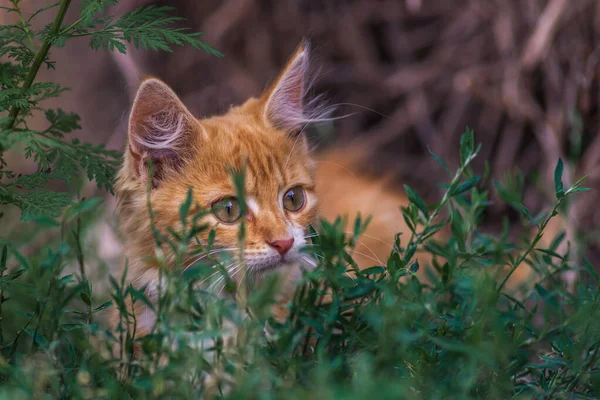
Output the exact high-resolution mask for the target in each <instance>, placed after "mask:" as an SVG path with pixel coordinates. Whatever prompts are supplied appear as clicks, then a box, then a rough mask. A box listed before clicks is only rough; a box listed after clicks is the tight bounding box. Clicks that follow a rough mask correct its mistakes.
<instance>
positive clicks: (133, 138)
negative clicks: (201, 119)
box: [128, 79, 198, 188]
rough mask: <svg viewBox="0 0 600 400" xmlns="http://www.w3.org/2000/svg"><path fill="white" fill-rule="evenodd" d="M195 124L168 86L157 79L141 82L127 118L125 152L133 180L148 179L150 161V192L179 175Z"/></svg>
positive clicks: (187, 152)
mask: <svg viewBox="0 0 600 400" xmlns="http://www.w3.org/2000/svg"><path fill="white" fill-rule="evenodd" d="M197 124H198V122H197V121H196V119H195V118H194V116H193V115H192V114H191V113H190V112H189V111H188V110H187V108H186V107H185V106H184V105H183V103H182V102H181V100H179V98H178V97H177V95H176V94H175V92H173V90H171V88H170V87H169V86H167V85H166V84H165V83H163V82H161V81H160V80H158V79H148V80H146V81H144V82H143V83H142V84H141V86H140V88H139V89H138V92H137V95H136V97H135V101H134V103H133V108H132V110H131V115H130V117H129V149H128V152H129V156H130V157H131V160H132V163H133V167H134V173H135V174H136V176H137V177H138V178H139V179H141V180H145V179H147V178H148V165H149V160H151V161H152V165H153V176H152V187H153V188H156V187H158V186H159V184H160V182H161V181H162V180H164V179H165V178H166V177H167V176H168V175H169V174H170V173H173V172H177V171H179V170H180V169H181V167H182V166H183V163H184V162H185V160H186V159H187V157H189V153H190V151H191V146H190V141H191V138H192V135H194V134H195V132H196V129H197Z"/></svg>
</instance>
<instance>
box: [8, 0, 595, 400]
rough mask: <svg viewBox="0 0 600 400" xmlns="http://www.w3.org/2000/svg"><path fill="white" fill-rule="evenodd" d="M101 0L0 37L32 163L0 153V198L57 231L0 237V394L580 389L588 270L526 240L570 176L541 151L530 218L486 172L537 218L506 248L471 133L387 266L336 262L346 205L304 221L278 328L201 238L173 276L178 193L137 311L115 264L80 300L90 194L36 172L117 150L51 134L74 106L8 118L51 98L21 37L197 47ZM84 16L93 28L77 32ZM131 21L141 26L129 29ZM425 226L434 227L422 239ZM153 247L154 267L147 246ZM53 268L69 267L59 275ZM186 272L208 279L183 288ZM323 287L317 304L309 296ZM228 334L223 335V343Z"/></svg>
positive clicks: (106, 158) (562, 194)
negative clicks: (19, 241)
mask: <svg viewBox="0 0 600 400" xmlns="http://www.w3.org/2000/svg"><path fill="white" fill-rule="evenodd" d="M106 3H107V2H100V1H86V2H84V8H83V9H82V14H81V18H80V19H79V20H78V21H77V22H76V23H75V24H72V25H70V26H68V27H62V17H61V13H62V14H63V16H64V9H63V7H66V6H68V4H69V1H65V0H63V1H62V2H61V3H60V5H57V6H59V7H60V8H59V12H58V13H57V19H56V21H58V22H55V23H54V24H52V25H51V26H50V27H48V28H47V29H45V30H44V31H42V32H32V31H31V30H30V29H29V27H28V25H27V23H28V21H27V20H25V19H21V21H25V22H24V25H19V26H12V27H3V28H2V31H1V33H2V36H1V40H2V55H3V56H9V57H11V58H12V60H13V61H15V62H17V64H15V63H14V62H13V63H12V64H1V65H0V68H2V70H1V72H2V73H1V74H0V77H1V78H2V79H3V80H2V82H1V84H2V85H3V89H4V90H3V91H2V92H1V93H0V107H1V108H0V110H6V111H8V112H9V114H8V116H7V117H6V118H4V119H3V120H2V124H3V125H2V126H3V128H2V129H3V130H2V132H1V134H0V138H1V140H2V141H1V144H2V146H3V149H5V150H6V149H9V148H15V146H18V145H21V146H23V150H24V151H25V153H26V155H29V156H32V157H35V160H36V161H37V162H38V163H39V164H40V172H38V173H36V174H33V175H25V176H17V175H15V174H14V173H12V172H11V171H10V170H8V166H7V165H6V164H3V166H2V170H1V172H2V174H3V178H4V179H3V181H2V182H3V183H2V184H0V192H1V194H0V199H1V201H2V202H3V203H5V204H12V205H16V206H17V207H20V208H21V211H22V218H23V219H24V220H26V219H30V220H31V221H30V223H32V224H35V225H34V226H35V227H36V229H47V230H49V231H52V232H56V233H57V235H56V236H57V237H56V240H54V241H52V242H51V243H48V244H47V245H46V246H44V247H43V248H42V249H40V250H37V251H29V252H25V251H23V250H22V249H20V248H19V247H18V246H16V245H15V244H14V243H12V242H11V241H10V240H9V238H2V242H3V243H2V248H1V253H0V271H1V272H0V299H1V300H2V301H1V302H0V318H1V323H0V346H1V349H0V352H1V355H2V358H1V359H0V380H1V381H2V385H1V386H0V393H1V394H2V396H4V397H6V398H11V399H13V398H42V397H47V398H54V397H60V398H154V397H160V398H196V397H199V396H202V395H207V394H210V395H214V396H222V397H228V398H244V399H246V398H261V399H262V398H264V399H267V398H298V399H304V398H307V399H308V398H319V399H322V398H335V399H338V398H352V399H356V398H374V397H377V398H394V399H397V398H407V399H418V398H427V399H429V398H432V399H435V398H439V399H446V398H457V399H459V398H502V399H504V398H509V397H517V398H597V397H598V395H599V393H598V392H599V390H598V388H599V387H600V361H599V351H600V350H599V349H600V325H599V324H598V323H597V320H598V319H599V318H600V311H599V307H598V300H599V296H600V289H599V287H598V276H597V274H596V272H595V271H594V269H593V268H592V266H591V265H590V264H589V263H588V262H584V263H583V265H571V264H570V263H569V262H568V261H567V260H568V254H558V253H557V252H556V244H557V243H558V242H559V241H560V240H561V237H560V236H559V237H557V240H555V242H554V243H553V245H552V246H551V247H550V248H549V249H540V248H538V242H539V239H540V237H541V235H542V234H543V232H544V228H545V227H546V224H547V222H548V221H549V219H550V218H552V217H553V216H555V215H556V213H557V212H558V211H559V210H562V208H564V206H565V205H566V204H567V202H568V199H569V198H570V196H572V195H573V194H574V193H576V192H580V191H583V190H585V188H582V187H581V181H578V182H577V183H575V184H574V185H573V186H572V187H571V188H568V189H567V188H564V187H563V184H562V179H561V178H562V162H560V161H559V163H558V164H557V168H556V174H555V192H556V197H557V199H556V205H555V206H554V207H553V208H552V210H551V211H550V212H549V213H544V214H542V215H539V216H532V215H531V213H530V212H529V211H528V210H527V209H526V208H525V207H524V206H523V204H522V203H521V202H520V197H519V195H518V193H516V190H515V188H514V185H508V184H502V183H499V182H496V183H495V187H496V189H497V191H498V193H499V194H500V195H501V197H502V198H503V199H504V200H505V201H507V202H508V203H509V204H511V205H512V206H513V207H514V208H515V209H517V210H518V211H519V212H520V213H521V214H522V215H523V218H524V221H525V222H526V224H527V225H528V226H533V227H537V229H538V230H537V234H536V235H534V236H533V237H532V238H531V239H530V240H529V241H527V242H525V243H523V244H514V243H510V242H509V241H508V239H507V235H502V236H501V237H500V238H497V237H494V236H492V235H488V234H486V233H484V232H483V231H482V230H481V229H480V224H481V222H482V219H483V215H484V211H485V209H486V208H487V207H488V206H489V204H490V202H489V199H488V193H487V192H486V191H484V190H481V189H480V187H482V186H483V181H485V180H486V179H487V177H483V178H482V177H480V176H477V175H475V174H474V172H473V171H472V169H471V168H470V163H471V162H472V160H473V159H474V157H475V156H476V154H477V152H478V150H479V147H476V146H475V139H474V135H473V133H472V132H470V131H467V132H466V133H465V134H464V135H463V139H462V141H461V146H460V160H461V165H460V166H459V169H458V171H457V172H456V173H455V174H450V178H449V179H450V182H449V183H448V184H447V185H445V194H444V195H443V197H442V199H441V201H440V203H439V204H435V205H432V206H428V205H427V204H426V203H425V202H424V201H423V200H422V199H421V197H419V195H418V194H417V193H416V192H415V191H414V190H413V189H411V188H409V187H406V192H407V194H408V196H409V198H410V205H409V206H408V207H406V208H405V209H404V210H403V215H404V218H405V220H406V222H407V224H408V226H409V227H410V228H411V229H410V230H411V231H410V232H404V233H403V234H402V235H398V237H397V239H396V241H395V243H394V250H393V251H392V252H391V254H390V257H389V259H388V261H387V264H386V265H374V266H373V267H371V268H369V269H366V270H362V271H358V270H357V268H356V265H355V264H354V262H353V261H352V257H351V255H350V253H351V251H350V250H351V249H352V247H353V246H354V244H355V243H356V239H357V237H358V236H359V235H360V233H361V232H362V231H363V229H364V227H365V224H366V223H367V222H368V221H364V220H362V219H361V218H360V217H358V218H357V219H356V221H355V223H354V226H353V232H354V234H352V235H347V234H345V233H343V232H345V230H344V229H343V228H344V225H345V224H346V222H347V221H346V220H345V219H338V220H336V221H334V222H327V221H323V222H322V224H321V226H320V227H319V228H318V231H315V234H314V235H313V238H312V239H311V240H313V244H314V246H310V247H309V249H310V250H311V252H313V253H314V256H315V257H317V259H318V260H319V266H318V268H316V269H314V270H312V271H310V272H306V273H305V274H304V277H303V281H302V282H301V283H300V284H299V286H298V289H297V291H296V293H295V296H294V298H293V300H292V301H291V302H290V303H289V304H288V307H289V315H288V317H287V318H286V319H285V321H277V320H275V319H274V318H273V317H272V315H271V312H270V310H271V307H272V305H273V304H274V303H275V300H274V299H275V294H276V285H275V281H267V282H266V283H265V284H263V285H262V286H261V288H260V290H253V291H249V290H248V288H247V287H244V286H243V285H242V286H240V287H236V285H235V284H234V283H233V281H232V280H231V279H229V277H228V276H227V275H226V269H225V268H217V271H218V273H217V274H215V272H214V271H215V266H217V267H219V266H221V267H222V265H220V263H221V262H220V261H219V260H215V259H212V258H211V257H210V256H208V252H209V251H210V250H211V246H212V243H210V240H209V243H206V244H204V248H203V250H202V251H203V252H206V253H207V257H206V258H203V259H202V260H201V261H199V262H197V263H196V264H194V265H191V266H185V267H186V268H183V266H182V265H181V263H182V259H183V257H184V255H185V254H186V253H187V244H188V243H189V242H190V240H193V239H194V237H195V236H196V235H197V233H198V232H199V231H201V230H203V229H206V227H203V226H199V225H198V220H199V217H200V216H201V215H202V213H203V212H205V211H204V210H199V211H198V213H197V214H195V215H194V216H192V217H187V216H188V215H189V210H190V209H191V206H192V199H191V197H190V196H188V199H187V200H186V201H185V202H184V204H182V205H181V213H180V214H181V215H182V216H183V217H182V221H181V222H182V227H181V228H180V229H179V230H171V231H169V232H158V231H155V240H156V241H157V243H160V244H161V245H162V246H169V247H170V248H171V249H172V250H173V252H174V253H175V255H176V257H175V260H176V261H175V264H176V265H175V268H171V269H163V270H162V272H161V275H162V276H161V282H164V285H162V286H160V287H159V291H160V293H159V301H158V303H157V304H156V306H154V305H152V303H150V302H149V300H148V299H147V297H146V294H145V292H144V290H136V289H134V288H133V287H132V286H129V285H127V284H126V282H127V281H126V271H127V270H126V269H125V273H124V274H123V276H120V277H110V284H111V287H112V301H105V300H103V299H102V298H103V294H102V293H94V292H93V287H92V284H91V283H90V281H89V279H88V278H87V277H86V266H87V265H88V260H87V258H86V257H87V255H86V256H85V257H84V253H83V251H82V245H81V238H82V234H83V231H84V230H85V229H86V227H89V226H93V222H94V215H95V210H96V209H97V207H98V201H97V200H95V199H90V200H85V199H84V200H79V201H75V202H72V201H71V195H69V194H63V193H61V192H50V191H41V190H40V188H42V187H44V186H45V185H47V184H48V183H49V182H50V181H52V180H55V179H62V180H67V181H68V180H69V179H73V177H74V176H73V175H71V174H72V173H71V172H69V173H67V172H65V171H66V170H67V169H68V168H67V167H66V166H69V168H71V167H72V166H73V165H79V166H80V167H81V168H82V169H84V170H85V171H86V172H87V175H88V177H89V178H90V179H92V178H93V179H96V181H97V182H98V184H99V185H101V186H105V187H107V188H110V182H111V179H112V175H113V173H114V166H115V163H117V160H118V155H117V154H114V153H113V152H109V151H106V150H104V149H102V148H99V147H93V146H89V145H84V144H81V143H79V142H70V143H69V142H66V141H65V140H64V138H63V135H64V134H66V133H69V132H70V131H72V130H73V129H75V128H76V127H77V118H76V117H75V116H73V115H71V114H67V113H64V112H62V111H56V112H52V111H47V112H46V116H47V118H48V120H49V123H50V125H51V128H49V130H48V131H45V132H36V131H30V130H28V129H27V125H26V124H25V118H26V116H27V115H28V113H29V112H30V111H31V110H33V109H35V107H36V104H37V101H39V99H40V98H41V97H47V96H51V95H56V94H58V93H59V92H60V89H59V88H58V87H56V86H53V85H52V84H47V85H46V86H39V85H37V84H36V83H34V82H33V80H31V82H30V81H29V80H28V79H27V77H28V76H29V75H30V74H31V71H33V70H34V69H35V68H39V65H38V66H37V67H35V65H37V64H36V63H39V64H40V65H41V63H48V61H47V59H46V57H47V51H46V54H44V55H43V56H39V57H38V56H36V55H35V54H34V53H33V52H32V51H30V49H29V50H28V49H26V47H27V46H28V44H27V42H28V41H29V39H30V38H31V37H42V38H44V44H43V45H42V48H41V49H40V51H42V50H43V49H44V47H45V46H50V45H63V44H64V43H65V42H66V41H67V40H70V39H71V38H73V37H76V36H91V43H90V44H91V46H92V47H93V48H100V47H103V48H109V49H113V48H116V49H118V50H123V49H124V47H123V46H122V43H123V41H132V42H133V43H134V44H139V45H142V46H144V47H150V48H156V49H162V50H165V49H167V46H168V45H169V44H182V43H184V42H186V43H189V44H192V45H197V46H200V45H201V44H200V42H197V41H196V39H195V36H194V35H188V34H186V33H183V32H181V31H178V30H165V29H168V28H165V24H168V23H170V22H173V21H174V20H173V19H172V18H170V17H167V16H166V15H165V14H164V12H165V11H166V10H165V9H162V8H143V9H140V10H138V11H135V12H133V13H130V14H126V15H125V16H123V17H121V18H119V19H110V18H108V17H96V16H95V15H96V13H97V12H101V11H102V4H106ZM12 4H13V7H12V8H11V9H13V10H18V1H16V0H15V1H13V2H12ZM60 10H62V11H60ZM12 12H17V11H12ZM119 21H125V22H122V23H119ZM156 21H163V22H160V23H155V22H156ZM100 24H101V25H102V26H103V27H102V28H100V29H98V30H95V29H96V28H94V26H96V25H100ZM136 24H139V25H140V26H142V27H147V28H148V29H149V31H144V30H143V29H141V28H140V29H139V30H136V29H130V28H131V27H135V26H137V25H136ZM159 28H160V29H163V30H162V31H161V30H158V29H159ZM173 35H174V36H173ZM179 35H183V36H179ZM161 38H162V39H161ZM184 38H185V39H184ZM161 40H163V41H161ZM46 43H47V44H46ZM38 54H39V53H38ZM36 60H38V61H36ZM34 67H35V68H34ZM33 77H34V78H35V73H33ZM9 78H10V79H9ZM27 82H29V84H27ZM14 110H16V111H14ZM434 157H435V158H436V160H437V161H438V162H439V163H440V164H441V165H442V166H443V167H444V168H446V166H445V164H444V163H443V161H441V160H440V159H439V158H438V157H437V156H435V155H434ZM63 158H64V160H63ZM92 160H93V161H92ZM446 169H447V168H446ZM234 182H236V184H237V185H238V189H239V191H240V194H242V195H243V191H242V190H241V188H242V187H243V175H239V176H235V177H234ZM241 203H243V201H242V202H241ZM148 206H149V212H150V213H152V205H151V204H148ZM65 207H66V208H65ZM59 215H60V218H59ZM40 216H44V218H42V217H40ZM442 228H448V229H447V230H448V231H449V232H451V234H449V235H447V237H446V239H445V240H440V239H437V240H434V239H433V235H434V233H435V232H437V231H439V230H441V229H442ZM242 239H243V230H241V233H240V240H242ZM422 251H425V252H429V253H431V254H432V255H433V256H434V261H433V263H432V265H431V266H429V265H428V266H425V265H423V266H420V265H419V262H418V260H419V255H420V254H421V253H420V252H422ZM154 256H156V257H157V259H158V260H159V262H165V261H164V260H161V257H160V253H157V254H155V255H154ZM72 262H75V263H77V265H78V266H79V270H78V272H76V273H67V272H66V267H67V265H69V264H70V263H72ZM522 262H528V263H531V264H532V265H535V269H536V271H537V274H538V277H537V278H538V282H537V283H536V282H527V283H528V285H527V287H526V288H524V289H523V290H522V291H520V292H518V293H507V292H506V290H505V287H504V285H505V283H506V280H507V275H506V267H508V270H509V271H510V272H509V273H512V272H514V271H515V270H516V269H517V268H519V266H520V265H521V264H522ZM419 268H425V269H426V270H427V271H426V276H427V278H428V279H427V280H426V281H425V280H422V279H420V278H419V277H417V276H416V274H415V273H416V272H417V270H418V269H419ZM569 270H577V271H578V272H579V275H578V276H579V280H578V281H577V282H576V284H575V285H574V289H573V290H568V289H567V288H566V285H565V283H564V282H563V281H562V280H561V279H560V274H561V273H563V272H565V271H569ZM347 272H353V273H354V275H355V276H354V277H351V276H350V275H349V274H348V273H347ZM205 282H206V283H209V285H206V284H204V285H199V283H205ZM207 286H212V287H209V288H207ZM213 288H215V289H214V290H210V289H213ZM326 295H327V297H328V298H329V299H330V300H329V301H326V302H323V301H320V300H322V299H323V298H324V297H325V296H326ZM129 301H130V302H133V303H135V302H143V303H146V305H147V306H148V307H151V308H155V310H156V312H157V315H158V322H157V325H156V327H155V329H154V330H153V331H152V333H151V334H149V335H147V336H145V337H141V338H137V339H133V337H132V334H133V332H135V329H136V325H137V321H136V320H135V317H134V315H133V314H132V313H131V312H130V311H131V310H130V308H129V307H130V303H129ZM111 307H117V308H118V309H119V311H120V316H121V318H120V323H119V326H118V327H116V328H114V327H107V326H106V325H104V324H102V323H101V318H102V314H103V313H105V312H106V311H107V310H108V309H109V308H111ZM232 335H236V337H237V340H236V342H235V343H234V344H227V342H228V338H230V337H231V336H232ZM136 348H137V349H139V351H138V354H134V350H136ZM115 350H116V351H115ZM207 377H208V378H210V379H208V380H207ZM209 383H210V384H209Z"/></svg>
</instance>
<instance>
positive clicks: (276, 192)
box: [116, 42, 327, 333]
mask: <svg viewBox="0 0 600 400" xmlns="http://www.w3.org/2000/svg"><path fill="white" fill-rule="evenodd" d="M308 67H309V48H308V44H307V43H306V42H305V43H303V44H301V46H300V47H299V48H298V50H297V51H296V53H295V54H294V55H293V57H292V58H291V60H290V61H289V63H288V64H287V66H286V67H285V68H284V70H283V72H282V73H281V74H280V75H279V77H278V78H277V79H276V80H275V82H274V83H273V84H272V85H271V87H270V88H268V89H267V90H266V91H265V92H264V93H263V95H262V96H261V97H259V98H252V99H249V100H248V101H246V102H245V103H244V104H243V105H241V106H239V107H234V108H232V109H231V110H230V111H229V112H227V113H226V114H225V115H222V116H215V117H211V118H205V119H200V120H199V119H196V118H195V117H194V116H193V115H192V114H191V113H190V112H189V111H188V110H187V108H186V107H185V106H184V105H183V104H182V103H181V101H180V100H179V99H178V97H177V95H176V94H175V93H174V92H173V91H172V90H171V89H170V88H169V87H168V86H167V85H166V84H164V83H163V82H161V81H159V80H157V79H148V80H146V81H144V82H143V83H142V84H141V86H140V88H139V90H138V93H137V95H136V98H135V101H134V104H133V108H132V111H131V115H130V119H129V137H128V145H127V149H126V152H125V158H124V163H123V166H122V169H121V170H120V172H119V175H118V179H117V184H116V191H117V197H118V199H119V202H118V211H119V214H120V225H121V231H122V234H123V237H124V238H125V255H126V256H127V258H128V259H129V271H130V276H132V277H133V278H134V282H135V284H136V286H143V285H148V287H149V291H150V293H149V294H150V297H151V298H152V297H153V296H155V293H153V288H156V287H157V282H156V281H157V279H158V268H157V266H156V265H152V264H151V263H148V261H147V256H148V255H152V254H154V250H155V249H154V240H153V234H152V231H151V229H150V219H149V217H148V208H147V204H146V202H147V188H148V184H150V185H151V187H152V190H151V193H150V199H151V204H152V207H153V209H154V211H155V212H156V215H155V221H154V222H155V224H156V227H157V228H158V229H159V230H162V231H164V230H166V229H167V227H169V226H171V227H177V226H179V206H180V204H181V203H182V202H183V201H184V200H185V198H186V195H187V192H188V189H189V188H192V191H193V200H194V202H195V203H198V204H199V205H200V206H201V207H203V208H206V209H211V210H212V214H210V215H208V216H207V217H205V220H204V221H203V222H206V223H208V224H209V225H210V226H211V227H214V229H215V231H216V240H215V247H216V248H220V249H232V250H231V253H232V254H231V255H232V256H233V257H235V255H236V253H237V252H238V250H235V249H236V248H237V247H238V227H239V222H240V220H241V218H242V216H241V214H240V205H239V204H238V201H237V199H236V198H235V187H234V186H233V183H232V179H231V175H230V171H231V169H233V170H236V171H241V170H242V168H243V166H244V165H245V166H246V187H245V190H246V205H247V207H248V212H247V214H246V216H244V217H243V218H245V220H246V221H245V222H246V237H245V248H244V249H243V256H244V263H245V268H246V269H247V275H249V276H255V277H256V276H261V275H262V274H265V273H277V274H280V275H281V276H282V277H283V279H282V280H283V282H284V283H285V284H284V287H283V289H282V296H283V298H285V297H286V296H285V295H286V294H289V293H291V292H293V290H294V282H296V281H297V280H298V279H299V278H300V277H301V268H311V267H314V266H315V265H316V264H315V262H314V261H313V260H311V259H309V258H308V257H307V256H306V254H304V253H302V252H301V249H302V248H303V247H304V246H305V245H306V243H307V238H306V235H307V228H308V226H309V225H310V224H313V223H314V222H315V221H316V217H317V210H318V197H317V194H316V189H315V187H316V179H315V176H316V164H315V162H314V161H313V159H312V157H311V154H310V151H309V147H308V143H307V140H306V137H305V135H304V133H303V130H304V128H305V126H306V124H307V123H310V122H314V121H318V120H322V119H323V118H326V117H327V113H326V111H323V109H322V108H320V107H318V106H317V105H316V104H315V103H314V102H313V103H309V104H306V103H304V97H305V92H306V87H307V84H308V82H307V79H308V78H307V72H308ZM148 160H152V164H153V168H154V174H153V177H152V180H151V182H147V180H148V170H147V169H148V167H147V165H148ZM207 236H208V231H206V232H204V233H202V234H200V237H199V239H200V240H201V241H206V240H207ZM165 251H167V250H165ZM237 254H239V253H237ZM166 256H167V257H168V254H167V255H166ZM238 268H244V267H241V266H238ZM230 272H231V271H230ZM233 272H235V271H233ZM240 275H241V274H240ZM135 312H136V313H138V312H139V315H138V316H137V319H138V325H139V329H140V330H139V332H140V333H142V332H148V331H149V330H151V329H152V326H153V324H154V322H155V320H154V315H153V314H152V312H151V311H149V310H148V309H147V308H143V309H140V310H136V311H135Z"/></svg>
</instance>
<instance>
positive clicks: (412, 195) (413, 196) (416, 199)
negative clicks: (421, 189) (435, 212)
mask: <svg viewBox="0 0 600 400" xmlns="http://www.w3.org/2000/svg"><path fill="white" fill-rule="evenodd" d="M404 190H406V194H407V195H408V199H409V200H410V202H411V203H413V204H414V205H416V206H417V208H418V209H419V210H421V212H422V213H423V214H425V217H426V218H429V211H428V210H427V205H426V204H425V201H424V200H423V199H422V198H421V196H419V195H418V194H417V193H416V192H415V191H414V190H412V189H411V188H410V186H408V185H404Z"/></svg>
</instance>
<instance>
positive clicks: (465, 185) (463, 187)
mask: <svg viewBox="0 0 600 400" xmlns="http://www.w3.org/2000/svg"><path fill="white" fill-rule="evenodd" d="M480 179H481V176H479V175H477V176H473V177H471V178H469V179H467V180H466V181H464V182H462V183H461V184H460V185H458V186H457V187H456V189H455V190H454V193H453V194H454V195H457V194H461V193H463V192H466V191H467V190H469V189H471V188H473V187H475V186H476V185H477V184H478V183H479V180H480Z"/></svg>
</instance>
